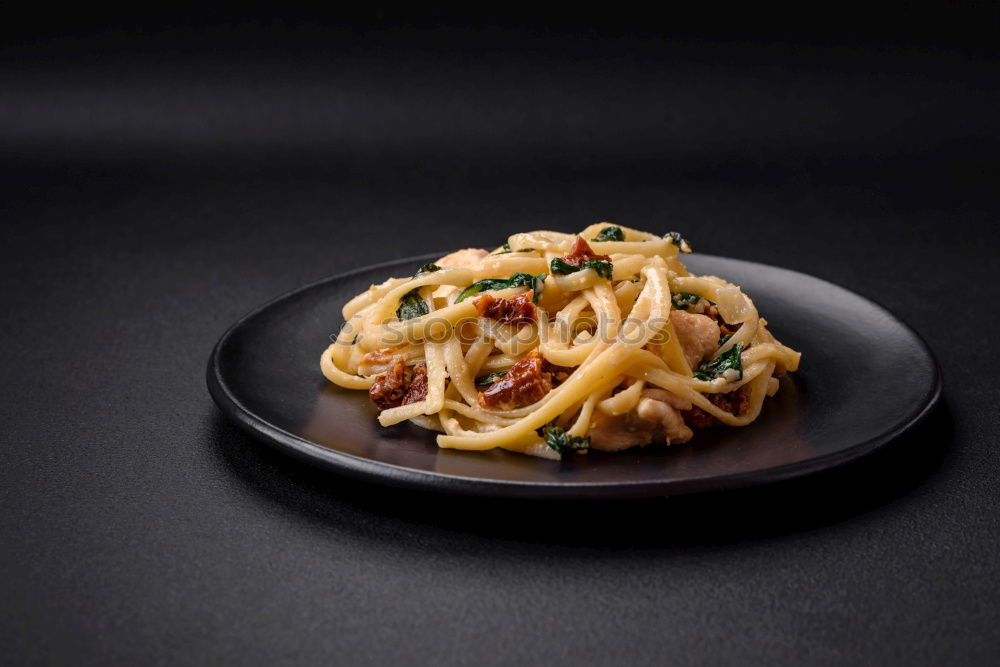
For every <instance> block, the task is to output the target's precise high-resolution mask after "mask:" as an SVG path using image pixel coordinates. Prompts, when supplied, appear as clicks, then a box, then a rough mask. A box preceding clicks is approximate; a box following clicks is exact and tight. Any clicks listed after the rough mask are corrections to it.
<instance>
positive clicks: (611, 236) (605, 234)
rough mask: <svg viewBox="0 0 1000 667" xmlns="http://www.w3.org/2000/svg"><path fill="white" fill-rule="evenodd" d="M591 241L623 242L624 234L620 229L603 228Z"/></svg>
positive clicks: (613, 227) (612, 227)
mask: <svg viewBox="0 0 1000 667" xmlns="http://www.w3.org/2000/svg"><path fill="white" fill-rule="evenodd" d="M591 240H592V241H624V240H625V233H624V232H622V228H621V227H615V226H611V227H605V228H604V229H602V230H601V231H600V232H599V233H598V234H597V236H595V237H594V238H593V239H591Z"/></svg>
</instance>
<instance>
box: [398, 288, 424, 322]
mask: <svg viewBox="0 0 1000 667" xmlns="http://www.w3.org/2000/svg"><path fill="white" fill-rule="evenodd" d="M429 312H430V311H429V310H428V309H427V302H425V301H424V300H423V299H421V298H420V288H419V287H418V288H416V289H412V290H410V291H409V292H407V293H406V294H404V295H403V298H402V299H400V300H399V308H397V309H396V317H398V318H399V319H401V320H412V319H413V318H414V317H420V316H421V315H426V314H427V313H429Z"/></svg>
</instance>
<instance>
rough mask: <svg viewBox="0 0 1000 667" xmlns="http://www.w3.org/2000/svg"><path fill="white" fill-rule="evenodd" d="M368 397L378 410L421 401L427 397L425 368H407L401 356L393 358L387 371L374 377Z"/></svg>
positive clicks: (421, 366) (421, 365) (420, 366)
mask: <svg viewBox="0 0 1000 667" xmlns="http://www.w3.org/2000/svg"><path fill="white" fill-rule="evenodd" d="M368 397H369V398H370V399H371V401H372V403H374V404H375V405H377V406H378V407H379V409H380V410H388V409H389V408H395V407H398V406H400V405H408V404H410V403H416V402H417V401H422V400H424V398H426V397H427V367H426V366H424V365H423V364H417V365H416V366H413V367H407V366H406V363H405V359H404V358H403V356H401V355H397V356H396V357H394V358H393V360H392V363H391V365H390V366H389V369H388V370H387V371H385V372H384V373H382V374H381V375H378V376H376V377H375V381H374V382H373V383H372V386H371V387H370V388H369V389H368Z"/></svg>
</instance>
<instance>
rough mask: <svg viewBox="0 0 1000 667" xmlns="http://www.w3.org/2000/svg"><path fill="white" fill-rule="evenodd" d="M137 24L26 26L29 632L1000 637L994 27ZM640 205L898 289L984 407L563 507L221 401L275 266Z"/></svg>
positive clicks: (851, 650) (345, 654) (821, 652)
mask: <svg viewBox="0 0 1000 667" xmlns="http://www.w3.org/2000/svg"><path fill="white" fill-rule="evenodd" d="M5 27H7V26H5ZM8 30H9V31H10V32H15V31H13V30H12V29H10V28H9V27H8ZM227 30H228V29H220V30H219V33H220V34H222V35H223V38H224V37H225V36H226V35H231V34H232V32H231V31H229V32H227ZM102 31H104V28H103V27H99V28H94V29H93V31H92V32H94V34H95V35H96V36H94V37H87V36H86V35H84V36H83V37H81V36H79V35H77V34H76V33H75V32H73V30H70V29H67V32H68V33H70V34H69V36H68V37H64V38H60V39H57V40H53V39H41V38H39V39H36V40H34V41H32V40H24V41H22V42H18V43H14V42H8V43H5V45H4V46H3V48H2V51H0V57H2V71H0V75H2V80H3V85H2V86H0V115H2V118H0V145H3V146H4V151H3V152H2V154H0V222H2V230H3V231H2V245H0V248H2V250H0V252H2V262H0V273H2V283H0V284H2V286H3V288H2V297H0V298H2V307H3V319H2V320H0V322H2V325H0V341H2V345H0V363H2V368H3V374H4V379H5V381H4V383H3V385H2V386H3V389H2V392H3V394H2V398H3V400H2V401H0V419H2V423H3V428H2V429H0V434H2V435H0V438H2V443H3V450H2V452H3V464H2V465H0V499H2V512H0V545H2V547H0V559H2V560H0V568H2V572H3V577H2V584H0V600H2V604H0V647H2V654H3V656H4V662H8V663H15V664H16V663H50V664H51V663H79V664H109V663H117V664H137V663H171V664H178V663H186V664H192V663H193V664H198V663H203V664H207V663H220V662H228V663H244V664H271V663H274V662H284V663H289V662H302V663H324V664H327V663H330V662H335V663H342V664H358V663H363V662H370V663H379V664H386V663H393V662H395V663H419V664H454V663H468V664H489V663H497V664H500V663H504V664H513V663H525V662H527V663H535V664H545V665H555V664H574V663H576V664H578V663H579V662H581V661H590V662H596V663H603V664H611V663H619V664H622V663H647V664H648V663H660V662H674V663H678V664H705V663H729V664H736V663H747V662H750V663H757V664H802V663H803V662H808V663H816V664H843V663H852V664H871V663H895V664H917V663H924V664H928V663H929V664H935V663H936V664H943V663H951V664H989V663H995V661H996V657H997V654H998V650H1000V623H998V620H1000V619H998V610H1000V601H998V593H1000V584H998V582H1000V564H998V563H1000V561H998V558H997V552H998V547H1000V537H998V528H1000V526H998V523H1000V519H998V517H1000V489H998V485H997V476H998V472H1000V454H998V450H997V442H996V441H997V436H998V416H997V410H996V405H997V402H998V398H1000V396H998V390H997V383H996V380H995V375H996V368H997V365H996V360H995V352H994V350H993V348H992V345H991V340H992V337H993V333H994V332H995V331H996V330H997V325H998V324H1000V322H998V316H997V311H996V309H995V307H993V304H994V302H995V301H996V299H997V297H998V291H997V287H996V283H995V264H996V256H997V250H998V249H1000V248H998V243H997V240H996V232H995V222H996V219H997V213H998V211H1000V206H998V204H1000V196H998V193H997V190H996V183H997V182H998V177H1000V165H998V160H997V147H998V140H997V137H998V133H997V130H998V120H997V114H996V102H997V92H996V91H997V87H996V83H997V80H996V73H997V68H996V60H995V57H994V54H993V53H992V51H991V50H989V49H986V48H980V47H981V46H982V43H980V44H979V45H977V44H975V43H972V44H969V45H963V44H962V43H961V42H960V40H955V41H949V42H947V43H945V44H943V45H938V44H936V43H932V42H928V41H927V40H924V39H923V38H922V37H921V38H917V39H915V40H914V41H912V42H911V41H906V40H902V41H900V42H898V43H895V44H892V43H890V44H888V45H886V43H884V40H881V39H878V38H875V39H871V40H870V41H866V42H864V43H860V44H848V47H849V48H843V47H844V45H843V43H841V42H838V40H836V39H835V40H832V41H831V40H828V41H824V42H823V43H822V44H820V45H818V46H809V45H808V44H803V43H801V42H797V41H795V39H791V40H789V39H778V40H775V41H773V42H769V41H766V40H764V41H761V40H760V39H757V41H752V40H751V41H747V40H745V39H744V40H740V39H723V40H715V41H712V40H708V41H705V42H697V41H688V42H685V43H676V44H674V43H665V42H658V41H656V40H654V39H652V38H651V37H650V36H649V35H648V34H647V35H646V36H645V37H643V39H641V40H631V39H629V38H628V35H627V34H624V33H623V34H619V33H614V34H610V35H601V34H595V33H594V32H593V31H587V30H578V31H575V32H571V34H561V33H559V32H558V31H556V32H553V31H552V30H548V29H543V28H536V29H534V30H525V31H517V30H513V31H512V30H507V31H506V32H505V29H504V30H500V29H496V30H483V31H480V32H478V33H462V34H461V35H460V37H461V39H458V38H457V37H455V34H454V33H453V32H452V33H449V32H447V31H445V32H441V31H423V32H418V33H406V34H407V35H408V39H407V40H401V39H396V37H397V36H398V34H397V33H398V31H397V32H393V30H381V31H380V30H367V31H357V32H351V31H348V33H347V34H346V35H343V34H336V35H331V36H329V37H330V39H312V40H311V41H310V39H306V38H305V37H303V38H302V39H301V40H300V39H298V37H297V36H296V33H295V31H294V30H291V29H288V30H286V31H285V32H280V31H279V33H280V35H281V36H282V38H280V39H279V38H278V37H275V36H274V35H275V32H274V31H273V30H271V29H261V30H260V31H259V35H260V36H261V39H257V38H256V37H255V35H256V34H257V33H254V32H253V31H248V32H246V33H245V34H246V35H247V37H246V38H245V39H243V38H241V39H239V40H233V41H232V42H225V40H224V39H223V40H222V41H221V42H220V41H219V40H218V39H213V38H212V35H211V34H209V35H207V36H206V35H202V36H201V37H200V38H199V37H198V34H194V35H192V33H191V31H190V30H189V31H188V32H186V33H185V32H183V31H181V37H176V36H172V35H171V34H160V33H155V32H154V33H149V31H146V32H143V31H142V30H136V31H134V34H132V33H130V34H128V35H125V36H121V35H118V34H117V33H115V34H111V35H110V36H109V35H108V34H105V32H102ZM195 32H197V31H195ZM199 34H200V33H199ZM241 34H242V33H241ZM116 35H117V36H116ZM185 35H186V36H185ZM216 36H218V35H216ZM876 37H877V36H876ZM184 40H188V41H184ZM992 43H993V44H995V40H993V42H992ZM189 44H192V45H193V46H191V47H190V48H189V47H188V45H189ZM605 218H610V219H613V220H615V221H617V222H620V223H622V224H627V225H633V226H637V227H645V228H676V229H679V230H682V231H684V232H686V234H687V235H688V236H689V237H690V238H691V239H692V240H693V242H694V243H695V245H696V247H697V248H698V249H699V250H701V251H703V252H707V253H712V254H718V255H727V256H736V257H742V258H745V259H749V260H752V261H758V262H763V263H767V264H773V265H777V266H784V267H787V268H791V269H795V270H799V271H803V272H806V273H810V274H814V275H816V276H818V277H821V278H825V279H829V280H831V281H833V282H836V283H839V284H842V285H844V286H846V287H848V288H850V289H853V290H856V291H858V292H860V293H861V294H863V295H866V296H869V297H872V298H875V299H876V300H877V301H879V302H881V303H882V304H884V305H885V306H887V307H888V308H889V309H890V310H891V311H893V312H894V313H897V314H898V315H899V316H900V317H902V319H904V320H905V321H907V322H908V323H909V324H911V325H912V326H913V327H914V328H915V329H916V330H918V331H919V332H920V333H921V334H922V335H923V336H924V337H925V338H926V339H927V340H928V342H929V344H930V345H931V347H932V348H933V349H934V351H935V353H936V354H937V356H938V359H939V361H940V362H941V366H942V368H943V375H944V386H945V404H946V409H945V410H944V411H942V412H941V413H940V414H938V415H937V416H936V418H935V421H934V422H933V423H932V424H931V425H930V426H929V427H928V428H927V429H926V430H924V431H922V432H921V434H920V436H919V437H916V438H914V439H911V440H908V441H906V442H903V443H900V446H899V447H897V448H895V449H894V450H892V451H890V452H887V453H886V455H885V456H880V457H878V458H876V459H875V460H872V461H866V462H864V463H863V464H861V465H858V466H855V467H852V468H851V469H849V470H844V471H839V472H838V473H836V474H833V475H828V476H823V477H820V478H818V479H810V480H806V481H802V482H798V483H789V484H781V485H778V486H775V487H771V488H767V489H761V490H757V491H753V492H747V493H740V494H729V495H714V496H708V497H690V498H686V499H679V500H678V499H673V500H652V501H643V502H607V503H588V504H583V505H577V504H572V505H569V504H555V505H553V504H546V503H535V502H531V503H513V504H512V503H509V502H488V501H469V500H462V501H461V502H457V501H456V500H455V499H453V498H435V497H427V496H423V495H417V494H412V493H405V492H400V491H390V490H387V489H385V488H382V487H375V486H367V485H364V484H360V483H355V482H351V481H347V480H345V479H341V478H338V477H336V476H332V475H330V474H329V473H326V472H321V471H317V470H314V469H312V468H309V467H306V466H303V465H301V464H299V463H297V462H295V461H293V460H290V459H289V458H287V457H285V456H282V455H280V454H278V453H275V452H272V451H271V450H269V449H267V448H265V447H263V446H261V445H259V444H257V443H256V442H254V441H252V440H250V439H249V438H247V437H245V436H243V435H242V434H241V433H240V432H238V431H237V430H236V429H235V428H234V427H232V426H231V425H230V424H229V423H228V422H226V421H225V420H223V419H222V418H221V416H220V415H219V413H218V412H217V410H216V408H215V407H214V405H213V404H212V402H211V400H210V398H209V397H208V394H207V392H206V391H205V387H204V367H205V362H206V359H207V356H208V353H209V351H210V349H211V346H212V344H213V343H214V342H215V340H216V339H217V338H218V337H219V335H220V334H221V333H222V332H223V331H224V330H225V328H226V327H227V326H228V325H229V324H230V323H231V322H233V321H234V320H236V319H237V318H238V317H239V316H241V315H242V314H244V313H245V312H247V311H249V310H250V309H251V308H253V307H255V306H257V305H259V304H260V303H263V302H265V301H267V300H268V299H270V298H272V297H273V296H275V295H277V294H280V293H283V292H285V291H288V290H290V289H292V288H295V287H297V286H299V285H301V284H305V283H308V282H311V281H314V280H317V279H319V278H322V277H324V276H326V275H329V274H332V273H335V272H339V271H344V270H349V269H352V268H356V267H360V266H365V265H368V264H372V263H375V262H381V261H386V260H389V259H393V258H395V257H398V256H400V255H415V254H421V253H425V252H430V251H433V250H436V249H438V248H442V247H451V246H466V245H480V244H493V243H495V242H496V241H497V239H499V238H502V237H503V236H504V235H506V234H507V233H509V232H511V231H514V230H521V229H525V228H538V227H542V228H554V229H561V230H571V229H576V228H579V227H580V226H582V225H585V224H587V223H590V222H592V221H595V220H600V219H605ZM275 354H276V355H278V354H281V351H280V350H276V351H275ZM872 400H878V397H877V396H875V397H872Z"/></svg>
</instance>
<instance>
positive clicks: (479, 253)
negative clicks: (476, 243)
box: [434, 248, 490, 268]
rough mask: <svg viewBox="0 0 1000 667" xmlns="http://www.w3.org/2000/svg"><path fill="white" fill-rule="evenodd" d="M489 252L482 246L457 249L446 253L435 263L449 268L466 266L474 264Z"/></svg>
mask: <svg viewBox="0 0 1000 667" xmlns="http://www.w3.org/2000/svg"><path fill="white" fill-rule="evenodd" d="M488 254H490V253H488V252H487V251H485V250H483V249H482V248H465V249H464V250H456V251H455V252H453V253H451V254H450V255H445V256H444V257H442V258H441V259H439V260H438V261H436V262H434V263H435V264H437V265H438V266H446V267H449V268H465V267H469V266H472V265H473V264H475V263H476V262H478V261H479V260H481V259H482V258H483V257H486V255H488Z"/></svg>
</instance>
